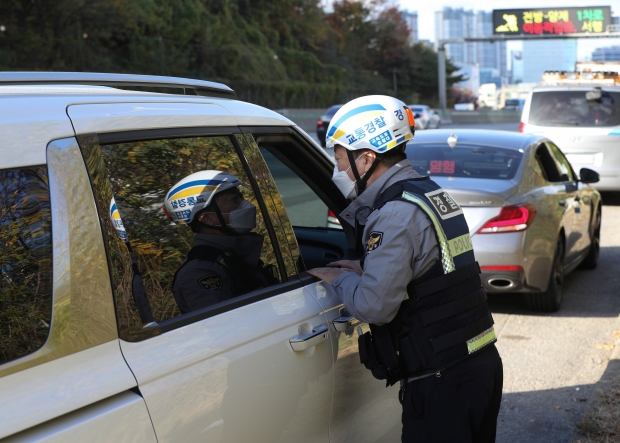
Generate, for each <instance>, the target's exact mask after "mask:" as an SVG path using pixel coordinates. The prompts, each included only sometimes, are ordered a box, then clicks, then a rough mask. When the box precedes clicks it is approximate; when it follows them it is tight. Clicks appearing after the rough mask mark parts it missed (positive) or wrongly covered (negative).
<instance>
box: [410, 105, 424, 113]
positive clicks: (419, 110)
mask: <svg viewBox="0 0 620 443" xmlns="http://www.w3.org/2000/svg"><path fill="white" fill-rule="evenodd" d="M411 110H412V111H413V112H424V108H420V107H417V106H416V107H415V108H411Z"/></svg>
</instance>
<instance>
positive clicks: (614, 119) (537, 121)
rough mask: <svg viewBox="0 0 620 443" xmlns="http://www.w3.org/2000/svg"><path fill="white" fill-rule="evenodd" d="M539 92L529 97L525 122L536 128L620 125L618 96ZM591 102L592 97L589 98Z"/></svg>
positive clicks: (604, 92)
mask: <svg viewBox="0 0 620 443" xmlns="http://www.w3.org/2000/svg"><path fill="white" fill-rule="evenodd" d="M588 92H591V91H539V92H534V93H533V94H532V101H531V104H530V115H529V120H528V122H529V123H530V124H532V125H538V126H557V127H562V126H567V127H570V126H575V127H597V126H617V125H620V92H610V91H605V90H603V91H601V94H600V98H598V99H595V100H592V99H591V100H588V97H586V94H587V93H588ZM590 98H591V97H590Z"/></svg>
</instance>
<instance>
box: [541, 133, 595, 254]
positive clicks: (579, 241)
mask: <svg viewBox="0 0 620 443" xmlns="http://www.w3.org/2000/svg"><path fill="white" fill-rule="evenodd" d="M547 145H548V146H549V149H550V151H551V155H553V158H554V159H555V161H556V165H557V167H558V168H559V169H560V171H561V175H566V176H567V177H568V180H566V181H565V186H566V188H567V191H568V190H570V191H571V196H572V208H571V211H572V217H573V232H572V235H573V238H574V248H573V251H571V253H570V255H568V256H567V258H570V259H572V260H574V259H576V258H578V257H579V255H580V254H582V253H583V252H584V251H586V250H587V249H588V248H589V247H590V229H589V228H590V217H591V216H592V207H591V204H590V201H589V198H588V194H587V192H586V189H585V188H586V186H585V185H584V184H583V183H580V182H579V181H578V177H577V175H576V174H575V172H574V171H573V168H572V166H571V164H570V162H569V161H568V159H567V158H566V156H565V155H564V153H562V151H560V149H559V148H558V147H557V146H556V145H555V144H554V143H551V142H548V143H547Z"/></svg>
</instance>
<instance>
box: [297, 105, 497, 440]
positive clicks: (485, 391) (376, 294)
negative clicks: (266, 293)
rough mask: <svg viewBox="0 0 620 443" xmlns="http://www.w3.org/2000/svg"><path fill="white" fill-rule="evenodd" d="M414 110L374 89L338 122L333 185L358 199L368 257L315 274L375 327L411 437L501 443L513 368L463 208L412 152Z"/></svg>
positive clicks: (356, 220) (380, 374) (379, 368)
mask: <svg viewBox="0 0 620 443" xmlns="http://www.w3.org/2000/svg"><path fill="white" fill-rule="evenodd" d="M414 125H415V122H414V118H413V115H412V113H411V110H409V109H408V108H407V107H406V106H405V105H404V104H403V103H402V102H401V101H399V100H396V99H394V98H392V97H386V96H367V97H361V98H358V99H356V100H353V101H351V102H349V103H347V104H346V105H344V106H343V107H342V108H341V109H340V110H339V111H338V112H337V113H336V115H334V117H333V118H332V120H331V123H330V125H329V128H328V129H327V147H328V148H330V147H331V148H334V158H335V160H336V166H335V169H334V176H333V181H334V182H335V184H336V185H337V187H338V188H339V189H340V191H341V192H342V193H343V195H344V196H345V197H346V198H351V199H354V200H353V202H352V203H351V204H350V205H349V206H348V207H347V208H346V209H345V210H344V211H343V212H342V213H341V214H340V216H341V220H344V221H345V222H347V223H349V224H350V225H352V226H354V227H355V230H356V232H357V233H358V236H359V237H361V246H363V258H362V260H360V261H359V262H358V261H350V260H341V261H337V262H334V263H331V264H330V267H328V268H317V269H313V270H310V271H308V272H309V273H310V274H312V275H314V276H316V277H319V278H321V279H323V281H324V282H326V283H329V284H331V285H332V287H333V289H334V290H335V292H336V293H337V294H338V295H339V296H340V297H341V298H342V301H343V303H344V305H345V307H346V309H347V310H348V311H349V312H350V313H351V315H353V316H355V317H356V318H357V319H358V320H361V321H363V322H367V323H369V325H370V332H367V333H365V334H363V335H361V336H360V337H359V340H358V342H359V348H360V360H361V361H362V363H364V365H365V366H366V367H367V368H368V369H370V370H371V371H372V373H373V375H374V376H375V377H376V378H379V379H382V380H386V382H387V384H388V385H390V384H394V383H396V382H400V384H401V390H400V392H399V400H400V401H401V403H402V405H403V414H402V422H403V431H402V441H403V442H485V443H486V442H493V441H495V434H496V423H497V415H498V413H499V408H500V403H501V391H502V383H503V369H502V363H501V359H500V357H499V354H498V352H497V350H496V348H495V345H494V342H495V341H496V338H495V332H494V329H493V319H492V316H491V313H490V312H489V309H488V307H487V303H486V293H485V291H484V289H483V288H482V286H481V283H480V276H479V274H480V268H479V266H478V263H477V262H476V261H475V258H474V252H473V248H472V244H471V239H470V237H469V229H468V227H467V223H466V222H465V218H464V216H463V213H462V210H461V208H460V207H459V206H458V204H457V203H456V202H455V201H454V200H453V199H452V198H451V197H450V196H449V194H448V193H446V192H445V191H443V190H442V189H441V188H440V187H439V186H438V185H437V184H436V183H435V182H433V181H432V180H430V179H429V178H428V177H421V176H420V175H419V174H417V173H416V172H415V171H414V170H413V169H412V167H411V164H410V163H409V161H408V160H407V158H406V155H405V153H404V150H405V144H406V142H407V141H408V140H410V139H412V138H413V134H414Z"/></svg>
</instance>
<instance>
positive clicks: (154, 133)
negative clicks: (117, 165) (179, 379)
mask: <svg viewBox="0 0 620 443" xmlns="http://www.w3.org/2000/svg"><path fill="white" fill-rule="evenodd" d="M239 134H242V131H241V130H240V128H239V127H238V126H217V127H216V126H211V127H184V128H158V129H145V130H131V131H119V132H110V133H101V134H98V133H95V134H90V135H94V136H96V137H97V139H98V144H99V145H100V146H102V145H108V144H112V143H130V142H136V141H149V140H161V139H172V138H196V137H214V136H220V137H228V138H229V140H230V142H231V144H232V146H233V148H234V150H235V153H236V155H237V157H238V159H239V161H240V163H241V165H242V167H243V170H244V171H245V173H246V175H247V177H248V180H249V184H250V186H251V189H252V191H253V192H254V195H255V197H256V201H257V202H258V205H259V208H260V210H261V211H262V213H263V219H264V220H265V226H266V228H267V232H268V234H269V238H270V241H271V245H272V247H273V248H274V254H275V257H276V262H277V263H278V268H279V272H280V277H281V279H282V281H281V282H280V283H278V284H275V285H272V286H269V287H267V288H261V289H257V290H255V291H252V292H249V293H247V294H244V295H241V296H239V297H235V298H233V299H230V300H226V301H224V302H221V303H217V304H215V305H212V306H208V307H205V308H202V309H198V310H196V311H192V312H187V313H185V314H181V315H178V316H176V317H171V318H168V319H166V320H163V321H161V322H153V323H149V324H146V325H143V326H142V328H141V329H140V331H143V332H144V334H140V335H137V334H136V332H138V331H137V330H136V331H133V332H132V333H131V335H132V336H135V337H132V340H131V342H134V343H135V342H141V341H144V340H148V339H149V338H152V337H154V336H156V335H159V334H160V333H165V332H169V331H172V330H175V329H178V328H180V327H183V326H187V325H189V324H192V323H195V322H198V321H201V320H205V319H208V318H210V317H214V316H216V315H219V314H222V313H224V312H227V311H231V310H234V309H238V308H240V307H243V306H246V305H249V304H252V303H255V302H257V301H260V300H265V299H267V298H271V297H273V296H276V295H279V294H283V293H286V292H288V291H291V290H294V289H298V288H299V287H301V286H303V285H304V283H302V282H301V281H300V279H299V278H291V277H289V276H287V275H286V270H285V266H284V260H283V258H282V250H281V246H280V245H279V242H278V239H277V236H276V234H275V230H274V226H273V223H274V221H273V220H271V216H270V213H269V211H268V210H267V207H266V205H265V201H264V196H263V195H262V192H261V190H260V188H259V186H258V184H257V182H256V179H255V177H254V176H253V174H252V171H251V169H250V167H249V164H248V162H247V159H246V158H245V155H244V154H243V150H242V148H241V146H240V145H239V142H238V140H237V138H236V137H235V135H239ZM84 136H86V134H84V135H81V137H84ZM80 150H82V147H81V146H80ZM259 154H260V153H259ZM87 172H88V175H89V179H90V184H91V187H92V190H93V193H95V189H94V185H93V183H92V178H91V176H90V171H87ZM107 178H108V179H109V177H107ZM102 230H103V229H102ZM102 235H105V234H103V233H102ZM105 253H106V259H107V262H108V268H109V279H110V280H109V281H110V284H111V285H113V284H114V282H113V279H112V269H113V266H112V263H111V261H110V260H111V257H110V253H109V251H108V248H107V243H106V247H105ZM305 284H307V283H305ZM147 297H148V294H147ZM114 306H115V309H116V301H115V302H114ZM117 318H118V312H116V317H115V320H117ZM116 323H117V327H118V333H119V336H120V337H121V338H123V339H126V338H125V337H126V335H127V334H126V333H125V331H122V330H121V324H120V323H119V322H118V321H116ZM127 332H129V331H127Z"/></svg>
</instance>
